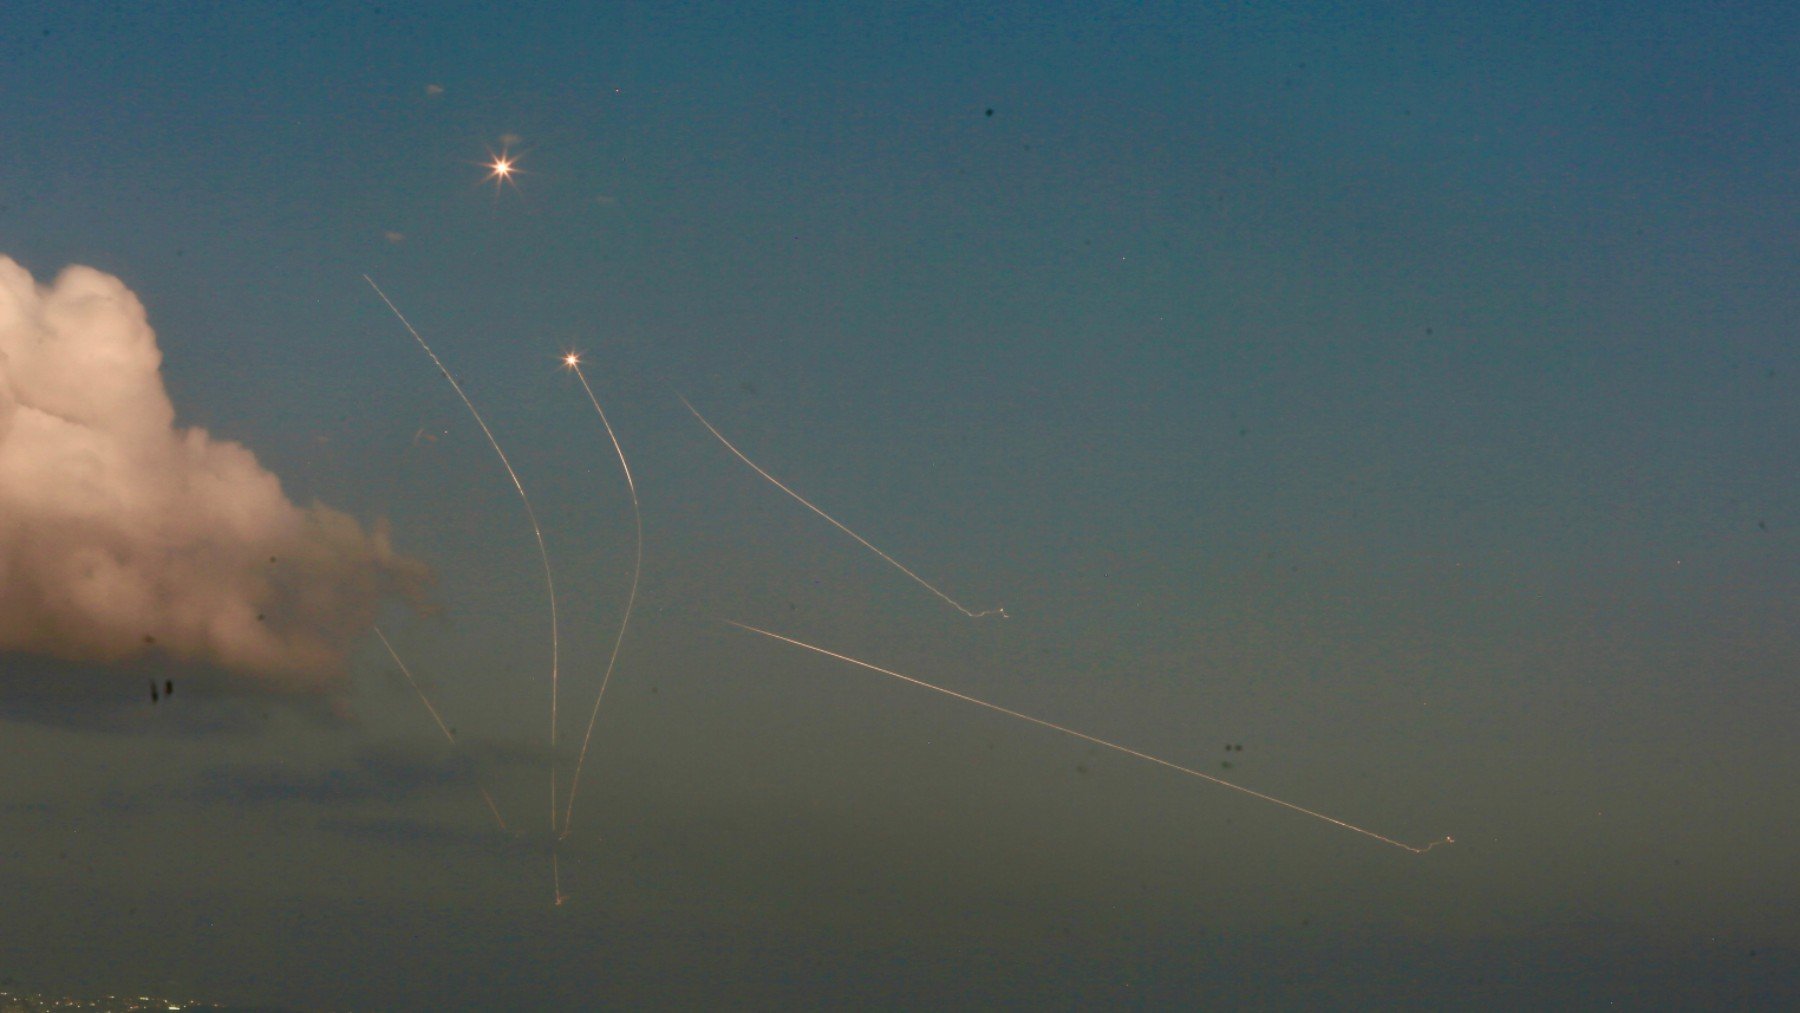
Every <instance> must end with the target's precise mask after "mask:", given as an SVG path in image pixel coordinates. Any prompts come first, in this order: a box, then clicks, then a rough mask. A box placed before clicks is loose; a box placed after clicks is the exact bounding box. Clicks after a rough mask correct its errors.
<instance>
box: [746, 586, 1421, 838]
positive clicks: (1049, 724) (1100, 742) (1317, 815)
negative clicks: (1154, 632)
mask: <svg viewBox="0 0 1800 1013" xmlns="http://www.w3.org/2000/svg"><path fill="white" fill-rule="evenodd" d="M725 622H727V623H730V624H731V625H733V626H736V627H737V628H738V629H740V630H748V631H750V632H751V633H760V634H762V635H763V636H765V637H769V638H771V639H774V640H780V641H782V642H784V643H789V644H793V645H794V646H795V647H804V648H806V649H807V650H809V651H813V652H815V653H818V654H823V655H825V656H826V657H829V658H836V659H838V660H839V661H845V662H849V663H850V664H852V665H856V666H857V667H859V668H866V669H868V670H869V671H871V672H880V673H881V674H882V675H889V676H893V677H894V678H896V679H899V680H901V681H903V682H910V683H912V684H913V685H915V686H920V687H923V688H925V689H929V690H931V691H933V692H935V693H942V694H944V695H945V696H952V697H955V698H956V699H958V700H962V701H965V702H967V703H972V704H975V705H977V706H980V707H986V708H987V709H988V710H991V711H998V712H1000V713H1001V714H1005V715H1007V716H1008V717H1015V718H1018V719H1020V720H1022V721H1029V722H1031V723H1032V724H1034V725H1041V726H1043V727H1045V728H1049V729H1051V730H1053V731H1058V732H1062V733H1063V734H1064V735H1073V736H1074V737H1075V738H1078V739H1082V740H1084V741H1087V742H1092V743H1093V744H1094V745H1097V746H1105V747H1106V748H1107V749H1112V750H1116V751H1118V752H1121V753H1124V754H1126V755H1127V756H1135V757H1137V758H1138V759H1140V760H1148V761H1150V762H1151V763H1155V764H1158V765H1160V766H1164V767H1167V768H1169V769H1170V770H1174V771H1179V772H1180V773H1183V774H1187V775H1189V776H1190V777H1197V778H1200V779H1201V780H1203V781H1211V782H1212V783H1213V784H1216V785H1219V786H1221V787H1224V788H1230V789H1231V790H1232V791H1240V792H1243V793H1244V794H1246V795H1249V796H1251V797H1253V798H1259V799H1262V800H1263V801H1264V802H1273V803H1275V804H1276V805H1278V806H1281V807H1283V808H1285V809H1292V810H1293V811H1294V812H1297V813H1302V814H1304V815H1307V816H1311V817H1312V818H1313V819H1316V820H1324V821H1325V822H1326V823H1330V824H1332V825H1334V826H1339V827H1343V828H1344V829H1345V830H1354V831H1356V832H1357V833H1359V834H1362V835H1363V836H1365V837H1373V838H1374V839H1375V840H1378V841H1380V842H1382V843H1383V844H1391V845H1393V846H1394V847H1396V848H1400V849H1402V850H1405V851H1410V852H1412V853H1413V854H1415V855H1423V854H1424V853H1425V852H1427V851H1430V850H1431V849H1432V848H1435V847H1437V846H1438V845H1440V844H1451V843H1454V839H1453V838H1450V837H1447V836H1446V837H1444V838H1443V839H1441V840H1437V841H1433V842H1431V843H1430V844H1427V845H1425V846H1424V847H1417V848H1416V847H1413V846H1412V845H1410V844H1404V843H1402V842H1400V841H1396V840H1394V839H1393V838H1391V837H1383V836H1382V835H1380V834H1378V833H1376V832H1375V831H1373V830H1365V829H1364V828H1362V827H1359V826H1357V825H1356V824H1354V823H1346V822H1344V821H1343V820H1340V819H1337V818H1335V817H1332V816H1327V815H1325V814H1324V813H1321V812H1315V811H1313V810H1311V809H1308V808H1306V807H1304V806H1299V805H1295V804H1294V803H1292V802H1288V801H1286V800H1284V799H1279V798H1276V797H1275V796H1273V795H1265V794H1263V793H1262V792H1260V791H1256V790H1254V789H1251V788H1246V787H1244V786H1243V785H1241V784H1233V783H1232V782H1230V781H1227V780H1224V779H1223V778H1218V777H1214V776H1212V775H1211V774H1204V773H1201V772H1200V771H1198V770H1195V769H1193V768H1192V767H1184V766H1182V765H1181V764H1179V763H1171V762H1169V761H1168V760H1164V759H1162V758H1160V757H1156V756H1151V755H1150V754H1149V753H1140V752H1138V751H1137V750H1135V749H1132V748H1131V747H1130V746H1122V745H1119V744H1118V743H1117V742H1108V741H1107V740H1106V739H1102V738H1099V737H1098V736H1094V735H1089V734H1087V733H1086V732H1078V731H1076V730H1075V729H1073V728H1068V727H1065V726H1063V725H1059V724H1057V723H1055V722H1053V721H1045V720H1044V719H1043V718H1034V717H1032V716H1031V715H1029V714H1021V713H1020V712H1018V711H1016V710H1012V709H1011V708H1007V707H1002V706H1000V705H999V704H996V703H988V702H987V701H986V700H981V699H977V698H975V697H972V696H969V695H968V694H966V693H958V692H957V691H956V690H953V689H945V688H944V687H942V686H938V685H934V684H932V683H929V682H926V681H925V680H923V679H915V678H913V677H912V676H910V675H902V674H900V673H899V672H896V671H894V670H892V669H888V668H882V667H881V666H880V665H871V664H870V663H868V662H866V661H861V660H858V659H856V658H852V657H850V656H849V655H847V654H839V653H838V652H836V651H831V650H826V649H825V648H823V647H818V646H816V645H813V644H809V643H807V642H806V641H804V640H795V639H794V638H793V637H784V636H782V635H781V634H779V633H771V632H769V631H768V630H764V629H758V628H757V627H755V626H751V625H748V624H746V623H740V622H736V621H734V620H731V619H727V620H725Z"/></svg>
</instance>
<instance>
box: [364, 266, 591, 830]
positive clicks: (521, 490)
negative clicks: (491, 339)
mask: <svg viewBox="0 0 1800 1013" xmlns="http://www.w3.org/2000/svg"><path fill="white" fill-rule="evenodd" d="M363 280H364V281H366V282H368V283H369V287H370V288H372V289H374V290H375V294H376V295H378V296H380V297H381V301H382V302H384V303H387V308H388V309H389V310H391V311H392V312H393V314H394V316H395V318H396V319H398V320H399V321H400V323H401V325H402V326H404V327H405V328H406V332H407V333H408V334H411V335H412V336H413V340H414V341H417V342H418V343H419V347H420V348H423V349H424V350H425V354H426V355H428V356H430V357H431V361H432V364H433V365H435V366H437V368H438V372H440V373H442V374H444V379H446V380H448V381H450V388H451V389H452V390H454V391H456V396H457V397H459V398H462V403H463V405H464V407H466V408H468V409H469V414H470V415H473V416H474V417H475V424H476V425H478V426H480V427H481V432H482V435H484V436H486V437H487V441H488V446H490V447H493V448H494V454H495V456H497V457H499V458H500V464H501V466H502V467H504V468H505V469H506V476H507V477H508V478H510V479H512V484H513V489H514V490H516V491H517V492H518V494H519V502H520V503H523V504H524V505H525V516H526V518H527V519H528V520H530V521H531V533H532V535H533V536H535V537H536V538H537V547H538V559H539V560H541V561H542V562H543V564H544V588H545V590H546V591H547V592H548V593H549V596H550V750H551V758H550V833H551V834H552V835H554V834H555V833H556V756H555V753H556V695H557V682H558V678H557V661H558V654H559V646H558V638H557V621H556V580H555V578H553V577H551V576H550V552H549V550H548V549H545V548H544V531H543V528H542V527H540V526H539V525H538V519H537V511H536V510H533V509H532V508H531V497H529V496H526V495H525V486H524V484H523V483H522V482H520V481H519V473H518V472H516V471H514V470H513V466H512V462H511V461H509V460H507V459H506V451H504V450H501V449H500V441H499V440H497V439H495V438H494V431H493V430H492V429H489V428H488V424H487V420H486V419H484V418H482V417H481V412H479V411H477V410H475V402H473V401H470V400H469V395H467V394H465V393H463V389H462V384H460V383H457V382H456V377H454V376H452V375H450V370H448V369H446V368H445V367H444V363H443V360H441V359H439V358H438V357H437V353H436V352H434V351H432V350H431V346H430V345H428V344H426V343H425V339H424V338H423V337H421V336H420V334H419V332H418V330H417V329H416V328H414V327H413V325H412V322H411V321H409V320H407V319H406V314H404V313H401V312H400V307H398V306H395V305H394V301H393V300H392V299H389V298H388V297H387V293H386V292H383V291H382V290H381V286H380V285H377V284H375V279H373V278H371V277H369V276H368V275H366V274H365V275H363Z"/></svg>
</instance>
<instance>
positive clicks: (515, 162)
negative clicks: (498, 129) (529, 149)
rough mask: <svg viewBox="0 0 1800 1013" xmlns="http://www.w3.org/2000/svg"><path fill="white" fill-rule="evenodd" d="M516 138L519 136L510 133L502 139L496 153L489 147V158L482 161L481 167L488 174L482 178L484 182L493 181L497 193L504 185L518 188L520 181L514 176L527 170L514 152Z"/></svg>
mask: <svg viewBox="0 0 1800 1013" xmlns="http://www.w3.org/2000/svg"><path fill="white" fill-rule="evenodd" d="M515 140H517V138H515V137H513V136H512V135H510V134H509V135H507V136H506V137H505V138H503V139H502V141H503V143H502V144H501V147H500V151H499V152H498V153H496V152H495V151H494V149H492V148H489V149H488V160H487V161H485V162H482V163H480V165H481V167H482V168H484V169H486V170H487V175H486V176H485V177H483V178H482V182H483V183H493V184H494V192H495V193H499V192H500V189H501V188H502V187H507V186H510V187H512V188H514V189H518V182H517V181H516V180H515V179H514V177H516V176H518V175H519V174H521V173H523V172H524V171H525V170H523V169H521V168H519V156H517V155H515V154H513V153H512V142H513V141H515Z"/></svg>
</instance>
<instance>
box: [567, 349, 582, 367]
mask: <svg viewBox="0 0 1800 1013" xmlns="http://www.w3.org/2000/svg"><path fill="white" fill-rule="evenodd" d="M563 365H565V366H567V367H569V368H570V369H574V368H575V367H576V366H579V365H581V356H579V355H577V354H575V353H574V352H570V353H568V354H567V355H564V356H563Z"/></svg>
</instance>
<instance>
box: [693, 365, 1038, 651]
mask: <svg viewBox="0 0 1800 1013" xmlns="http://www.w3.org/2000/svg"><path fill="white" fill-rule="evenodd" d="M675 396H676V397H678V398H681V403H682V404H684V405H686V406H687V410H688V411H690V412H693V414H694V418H696V419H699V420H700V424H701V425H703V426H705V427H706V430H707V432H709V433H712V434H713V436H714V437H716V438H717V439H718V441H719V442H720V443H723V444H724V445H725V449H726V450H729V451H731V452H732V453H733V454H735V455H737V459H738V460H740V461H742V462H744V463H745V464H748V465H749V466H750V467H751V469H752V470H754V471H755V472H756V473H757V474H758V475H761V476H762V477H763V478H766V479H768V480H769V482H770V484H772V485H774V486H775V488H777V489H780V490H781V491H782V492H785V493H787V494H788V495H789V496H792V497H793V498H794V500H795V501H797V502H798V503H799V504H800V505H801V506H803V507H805V508H806V509H808V510H811V511H812V512H813V513H815V514H818V515H819V516H820V517H823V518H825V519H826V520H827V521H830V522H831V525H832V527H835V528H837V529H838V530H839V531H842V532H843V533H844V534H846V535H849V536H850V537H851V538H854V539H856V541H857V542H858V543H859V544H861V545H862V547H863V548H865V549H868V550H869V551H870V552H873V553H875V554H876V555H877V556H880V557H881V558H882V559H885V560H887V562H888V564H889V565H890V566H892V567H894V568H895V569H897V570H899V571H900V572H901V573H904V574H906V575H907V576H908V577H911V578H912V579H913V580H914V581H915V582H917V583H918V585H919V586H920V587H923V588H924V589H925V590H927V591H930V592H931V593H932V594H934V595H937V596H938V597H939V598H941V599H943V600H944V602H946V603H947V604H948V605H949V606H950V607H951V608H953V609H955V610H956V611H958V612H961V613H962V614H963V615H965V616H968V617H969V618H971V619H979V618H981V617H982V616H995V615H997V616H999V617H1000V618H1002V619H1005V618H1008V616H1007V614H1006V609H1005V608H991V609H983V610H982V611H980V612H975V611H972V610H970V609H968V608H966V607H964V606H963V604H962V603H961V602H959V601H957V600H956V599H954V598H952V597H950V596H949V595H947V594H945V593H944V592H942V591H940V590H938V589H937V586H936V585H934V584H932V583H931V582H930V581H928V580H926V579H925V578H924V577H921V576H919V575H918V574H916V573H914V572H912V570H910V569H908V568H907V566H906V564H904V563H902V562H900V561H899V560H898V559H895V558H894V557H893V556H890V555H888V554H887V553H885V552H883V551H881V550H880V549H878V548H876V547H875V546H874V545H873V544H872V543H870V542H869V540H868V539H866V538H864V537H863V536H861V535H859V534H857V533H856V532H854V531H851V530H850V529H849V528H847V527H845V526H844V525H843V524H842V523H840V522H839V521H838V519H837V518H836V517H833V516H831V515H830V514H828V513H826V512H825V511H823V510H821V509H819V508H818V507H816V506H814V505H813V504H812V502H811V501H810V500H808V499H807V498H806V497H805V496H802V495H800V494H799V493H797V492H795V491H794V490H792V489H790V488H788V487H787V486H786V485H784V484H783V483H782V481H781V480H780V479H778V478H776V477H775V476H774V475H771V474H769V473H768V472H766V471H764V470H763V469H762V466H761V465H758V464H757V463H756V462H755V461H752V460H750V458H749V457H747V456H745V454H744V452H743V451H741V450H739V449H738V448H737V446H736V445H735V444H733V443H732V442H731V441H730V440H728V439H726V438H725V434H724V433H721V432H719V430H718V429H716V428H714V426H713V424H712V423H711V422H708V421H706V416H704V415H702V414H700V410H699V409H698V408H695V407H694V406H693V404H692V403H691V402H689V401H688V399H687V398H685V397H682V395H681V394H680V393H677V394H676V395H675Z"/></svg>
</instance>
